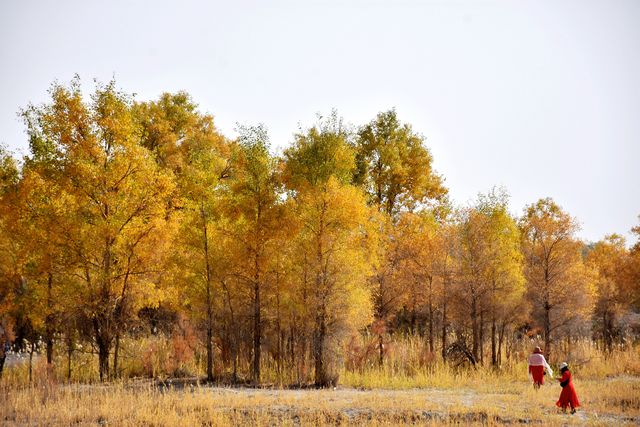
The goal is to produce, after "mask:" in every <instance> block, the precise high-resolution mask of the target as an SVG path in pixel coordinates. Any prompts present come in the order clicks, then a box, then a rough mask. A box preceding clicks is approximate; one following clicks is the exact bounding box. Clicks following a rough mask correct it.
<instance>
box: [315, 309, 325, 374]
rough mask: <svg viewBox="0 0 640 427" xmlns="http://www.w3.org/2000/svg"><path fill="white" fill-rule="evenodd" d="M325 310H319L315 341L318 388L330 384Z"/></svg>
mask: <svg viewBox="0 0 640 427" xmlns="http://www.w3.org/2000/svg"><path fill="white" fill-rule="evenodd" d="M324 311H325V308H324V306H323V305H322V306H321V307H319V308H318V314H317V316H316V331H315V334H314V339H313V359H314V363H315V383H316V386H317V387H325V386H326V385H327V383H328V381H327V372H326V366H325V363H324V362H325V361H324V340H325V336H326V332H327V329H326V328H327V325H326V321H325V312H324Z"/></svg>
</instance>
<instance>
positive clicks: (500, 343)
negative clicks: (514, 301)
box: [498, 322, 505, 365]
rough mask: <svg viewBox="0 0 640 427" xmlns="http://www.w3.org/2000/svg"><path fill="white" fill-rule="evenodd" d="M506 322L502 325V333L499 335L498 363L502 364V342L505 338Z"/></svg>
mask: <svg viewBox="0 0 640 427" xmlns="http://www.w3.org/2000/svg"><path fill="white" fill-rule="evenodd" d="M504 329H505V324H504V322H503V323H502V325H501V326H500V335H499V337H498V365H502V342H503V340H504Z"/></svg>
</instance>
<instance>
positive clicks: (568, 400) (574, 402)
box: [556, 362, 580, 414]
mask: <svg viewBox="0 0 640 427" xmlns="http://www.w3.org/2000/svg"><path fill="white" fill-rule="evenodd" d="M560 373H561V374H562V376H561V377H560V378H557V380H558V381H560V386H561V387H562V392H560V399H558V401H557V402H556V405H557V406H558V407H560V408H562V411H563V412H565V411H566V410H567V407H570V408H571V413H572V414H575V413H576V408H577V407H578V406H580V401H579V400H578V395H577V394H576V389H575V388H574V387H573V381H572V380H571V372H569V366H568V365H567V362H563V363H562V364H561V365H560Z"/></svg>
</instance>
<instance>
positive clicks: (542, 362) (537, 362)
mask: <svg viewBox="0 0 640 427" xmlns="http://www.w3.org/2000/svg"><path fill="white" fill-rule="evenodd" d="M545 371H546V372H548V373H549V376H550V377H553V371H552V370H551V366H549V364H548V363H547V360H546V359H545V358H544V355H543V354H542V349H541V348H540V347H536V348H534V349H533V353H532V354H531V355H530V356H529V377H531V380H532V381H533V388H535V389H538V388H540V386H541V385H543V384H544V376H545Z"/></svg>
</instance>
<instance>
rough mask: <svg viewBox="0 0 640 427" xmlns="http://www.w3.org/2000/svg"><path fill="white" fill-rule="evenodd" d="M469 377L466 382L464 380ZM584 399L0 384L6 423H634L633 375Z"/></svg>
mask: <svg viewBox="0 0 640 427" xmlns="http://www.w3.org/2000/svg"><path fill="white" fill-rule="evenodd" d="M467 385H468V383H467ZM576 388H577V391H578V393H579V396H580V398H581V401H582V404H583V407H582V408H581V409H580V411H579V412H578V414H576V415H573V416H572V415H568V414H562V413H561V412H560V411H559V410H558V409H556V408H555V406H554V403H555V401H556V400H557V397H558V394H559V391H560V387H559V386H558V385H557V384H552V385H547V386H545V387H543V388H542V389H540V390H539V391H536V390H533V388H532V387H531V386H530V385H529V384H528V383H527V382H526V381H519V382H507V383H504V384H503V386H502V387H500V386H496V385H494V386H493V387H484V386H482V387H465V386H460V387H455V388H422V389H404V390H389V389H375V390H361V389H353V388H338V389H337V390H283V389H275V390H272V389H242V388H221V387H206V386H197V385H195V386H191V385H186V386H184V387H171V386H170V387H168V388H166V387H158V386H155V385H153V383H152V382H150V381H148V380H145V381H139V382H128V383H118V384H110V385H104V386H103V385H87V384H72V385H55V384H51V385H46V384H45V385H40V386H38V387H26V388H20V387H14V386H11V387H9V386H4V387H2V389H1V390H0V401H1V403H0V420H1V421H0V423H3V424H6V425H51V426H53V425H72V424H74V425H75V424H79V425H105V424H108V425H123V426H193V425H215V426H218V425H239V424H242V425H245V424H248V425H300V424H301V425H342V424H364V425H397V424H412V423H418V424H434V425H436V424H437V425H441V424H450V423H463V424H469V423H471V424H485V425H492V424H502V423H524V422H526V423H542V424H544V425H563V424H571V425H584V424H589V425H621V424H637V423H639V422H640V378H637V377H617V378H610V379H605V380H578V379H576Z"/></svg>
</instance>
